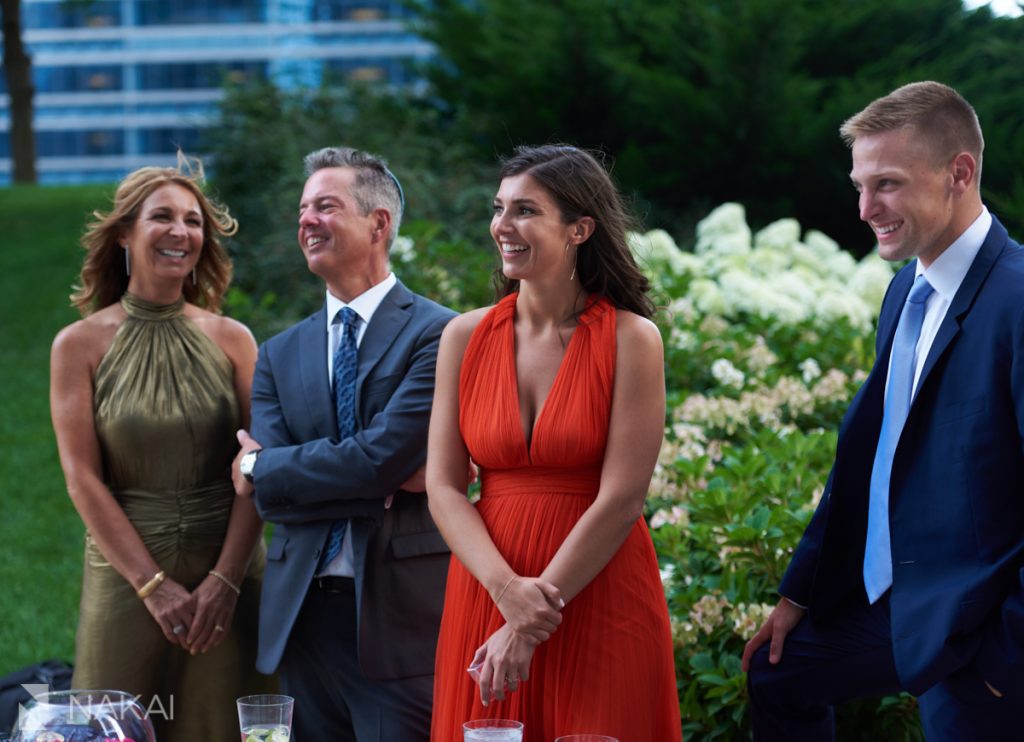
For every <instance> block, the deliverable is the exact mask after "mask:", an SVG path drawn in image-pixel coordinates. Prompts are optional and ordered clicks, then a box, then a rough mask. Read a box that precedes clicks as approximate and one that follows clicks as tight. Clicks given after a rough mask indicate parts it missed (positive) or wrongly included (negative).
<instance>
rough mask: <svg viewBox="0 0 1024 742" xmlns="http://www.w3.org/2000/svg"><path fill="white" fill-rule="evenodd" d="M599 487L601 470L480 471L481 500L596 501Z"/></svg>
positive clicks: (548, 468)
mask: <svg viewBox="0 0 1024 742" xmlns="http://www.w3.org/2000/svg"><path fill="white" fill-rule="evenodd" d="M600 486H601V468H600V467H599V466H593V467H564V466H531V467H526V468H522V469H482V470H481V472H480V487H481V495H482V496H483V497H505V496H508V495H552V494H555V495H560V494H565V495H585V496H588V497H596V496H597V490H598V489H599V487H600Z"/></svg>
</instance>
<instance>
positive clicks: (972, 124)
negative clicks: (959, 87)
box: [839, 80, 985, 178]
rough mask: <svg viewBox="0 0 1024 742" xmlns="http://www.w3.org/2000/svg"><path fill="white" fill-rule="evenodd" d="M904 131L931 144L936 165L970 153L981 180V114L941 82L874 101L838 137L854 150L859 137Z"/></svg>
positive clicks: (904, 89) (916, 84) (907, 88)
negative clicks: (976, 164)
mask: <svg viewBox="0 0 1024 742" xmlns="http://www.w3.org/2000/svg"><path fill="white" fill-rule="evenodd" d="M904 128H912V129H914V130H915V131H917V132H918V133H920V135H921V136H922V137H924V138H925V139H926V140H927V141H928V143H929V144H930V146H931V149H932V152H933V154H934V156H935V162H936V164H937V165H939V164H941V165H945V164H947V163H948V162H949V161H950V160H951V159H952V158H953V157H955V156H956V155H957V154H959V153H960V152H967V153H969V154H970V155H972V156H973V157H974V159H975V160H976V161H977V163H978V175H979V178H980V175H981V156H982V152H984V150H985V139H984V137H983V136H982V134H981V124H980V123H978V114H977V113H975V111H974V108H973V107H971V104H970V103H968V102H967V101H966V100H964V98H963V96H961V95H960V94H959V93H958V92H956V91H955V90H953V88H951V87H949V86H948V85H943V84H942V83H940V82H933V81H931V80H928V81H924V82H912V83H910V84H909V85H904V86H903V87H900V88H896V90H894V91H892V92H891V93H889V94H888V95H886V96H883V97H882V98H877V99H875V100H873V101H871V103H869V104H868V105H867V107H866V108H865V109H864V110H863V111H861V112H860V113H858V114H856V115H854V116H851V117H850V118H848V119H847V120H846V121H845V122H843V125H842V126H841V127H839V135H840V136H841V137H842V138H843V141H844V142H846V144H847V145H848V146H851V147H852V146H853V143H854V141H856V139H857V137H859V136H863V135H867V134H882V133H884V132H888V131H895V130H897V129H904Z"/></svg>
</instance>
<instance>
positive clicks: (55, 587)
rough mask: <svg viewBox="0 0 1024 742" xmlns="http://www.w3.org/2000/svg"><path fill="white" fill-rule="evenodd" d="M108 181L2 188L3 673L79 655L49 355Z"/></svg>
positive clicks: (74, 557) (73, 549) (77, 573)
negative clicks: (83, 240) (88, 225)
mask: <svg viewBox="0 0 1024 742" xmlns="http://www.w3.org/2000/svg"><path fill="white" fill-rule="evenodd" d="M112 190H113V188H112V186H75V187H59V188H26V187H16V188H0V280H2V282H3V290H2V291H0V389H2V390H3V393H2V394H0V555H2V556H0V675H4V674H6V673H8V672H10V671H12V670H15V669H17V668H19V667H22V666H24V665H27V664H30V663H32V662H37V661H39V660H43V659H47V658H51V657H52V658H62V659H66V660H68V661H70V660H71V659H72V657H73V654H74V634H75V625H76V623H77V621H78V596H79V581H80V578H81V568H82V534H83V528H82V523H81V521H80V520H79V518H78V515H77V514H76V513H75V509H74V507H73V506H72V504H71V502H70V500H69V499H68V497H67V494H66V492H65V488H64V478H63V476H62V474H61V471H60V465H59V463H58V460H57V449H56V445H55V442H54V437H53V431H52V429H51V426H50V408H49V398H48V394H49V390H48V386H49V376H50V374H49V355H50V343H51V341H52V340H53V336H54V335H55V334H56V332H57V331H58V330H59V329H60V328H61V327H63V326H64V325H66V324H68V323H69V322H71V321H73V320H74V319H76V318H77V316H78V315H77V313H76V312H75V311H74V310H72V309H71V307H70V305H69V303H68V294H70V293H71V284H72V283H73V282H74V281H75V278H76V276H77V275H78V269H79V267H80V265H81V253H82V251H81V248H80V247H79V246H78V237H79V235H80V234H81V232H82V229H83V227H84V224H85V222H86V219H87V217H88V214H89V212H90V211H91V210H92V209H95V208H105V207H106V206H108V205H109V203H110V202H109V195H110V194H111V192H112Z"/></svg>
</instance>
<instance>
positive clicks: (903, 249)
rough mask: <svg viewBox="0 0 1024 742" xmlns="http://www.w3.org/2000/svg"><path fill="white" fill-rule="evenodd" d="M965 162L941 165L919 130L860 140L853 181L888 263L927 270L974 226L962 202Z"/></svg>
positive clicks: (956, 160) (862, 214) (862, 211)
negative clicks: (915, 261)
mask: <svg viewBox="0 0 1024 742" xmlns="http://www.w3.org/2000/svg"><path fill="white" fill-rule="evenodd" d="M964 157H967V156H966V155H958V156H957V157H955V158H953V159H952V160H951V161H950V162H948V163H937V162H935V160H936V157H935V156H934V154H933V153H932V151H931V150H930V147H929V143H928V142H927V140H926V139H925V138H924V137H922V136H920V135H919V134H918V133H917V132H916V130H915V129H913V128H903V129H897V130H893V131H887V132H882V133H878V134H862V135H860V136H858V137H857V138H856V140H855V141H854V142H853V170H852V171H851V172H850V178H851V179H852V180H853V184H854V187H856V189H857V191H858V192H859V193H860V199H859V208H860V218H861V219H862V220H863V221H865V222H867V223H868V225H869V226H870V227H871V229H872V231H874V233H875V236H876V237H877V238H878V252H879V254H880V255H881V256H882V257H883V258H884V259H886V260H906V259H909V258H914V257H916V258H919V259H920V260H921V263H922V264H923V265H924V266H925V267H927V266H928V265H930V264H931V262H932V261H934V260H935V259H936V258H937V257H938V256H939V255H941V254H942V252H943V251H944V250H945V249H946V248H947V247H949V246H950V245H951V244H952V243H953V241H954V240H956V238H957V237H959V236H960V234H961V233H962V232H963V231H964V229H966V227H967V226H969V224H970V221H967V222H966V223H964V214H963V213H961V212H962V211H963V209H962V207H961V206H960V204H961V203H962V202H961V200H960V198H959V196H960V195H962V194H963V192H964V189H965V187H966V186H965V184H964V181H963V173H962V172H961V168H962V166H963V158H964ZM972 163H973V160H972ZM972 167H973V165H972ZM970 174H971V175H973V171H972V172H971V173H970ZM975 216H976V215H975Z"/></svg>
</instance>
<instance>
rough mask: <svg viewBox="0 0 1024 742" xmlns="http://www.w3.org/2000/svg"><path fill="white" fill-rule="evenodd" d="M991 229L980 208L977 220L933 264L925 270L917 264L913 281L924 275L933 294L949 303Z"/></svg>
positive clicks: (986, 210) (984, 209) (990, 217)
mask: <svg viewBox="0 0 1024 742" xmlns="http://www.w3.org/2000/svg"><path fill="white" fill-rule="evenodd" d="M991 227H992V215H991V214H990V213H989V212H988V209H986V208H985V207H984V206H982V207H981V214H980V215H979V216H978V218H977V219H975V220H974V222H973V223H972V224H971V226H969V227H968V228H967V229H965V230H964V232H963V234H961V235H960V236H959V237H957V238H956V240H954V241H953V244H952V245H950V246H949V247H947V248H946V249H945V250H943V251H942V254H941V255H939V257H937V258H935V260H934V261H932V264H931V265H930V266H928V268H927V270H926V269H925V268H923V267H922V266H921V261H917V268H916V271H915V277H916V276H920V275H922V274H923V275H924V276H925V278H927V279H928V283H930V284H931V286H932V288H933V289H935V293H937V294H938V295H939V296H941V297H942V298H943V299H945V300H946V301H948V302H952V301H953V297H954V296H956V292H957V289H959V288H960V284H961V283H963V280H964V277H965V276H966V275H967V271H968V270H970V267H971V263H973V262H974V258H976V257H977V255H978V251H979V250H981V245H982V243H983V242H984V241H985V237H986V236H987V235H988V231H989V229H990V228H991Z"/></svg>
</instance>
